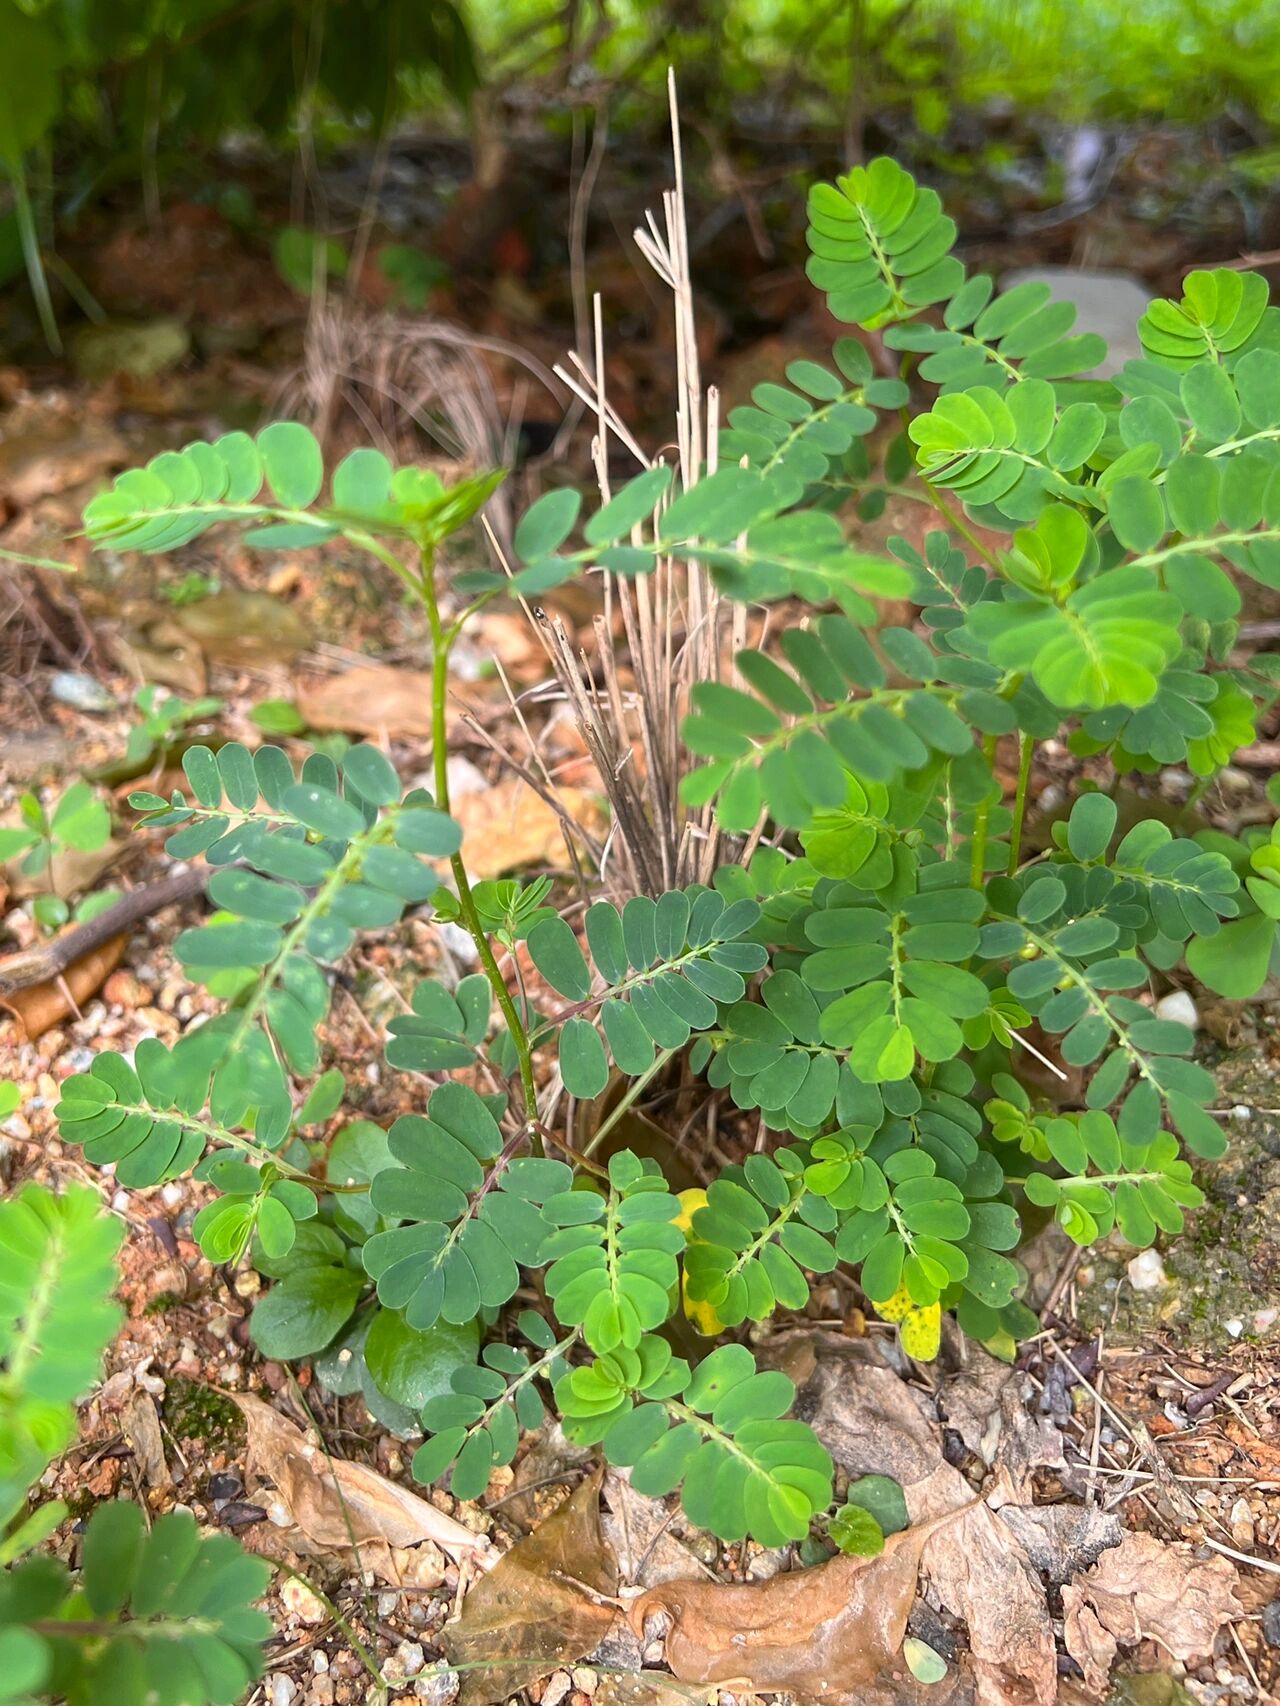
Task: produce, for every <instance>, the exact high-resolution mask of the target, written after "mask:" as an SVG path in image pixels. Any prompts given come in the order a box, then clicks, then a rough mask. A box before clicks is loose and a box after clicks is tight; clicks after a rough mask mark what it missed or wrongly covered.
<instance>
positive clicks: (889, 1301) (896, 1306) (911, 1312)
mask: <svg viewBox="0 0 1280 1706" xmlns="http://www.w3.org/2000/svg"><path fill="white" fill-rule="evenodd" d="M872 1301H873V1302H874V1301H875V1300H874V1299H873V1300H872ZM875 1310H876V1314H877V1315H879V1316H880V1318H881V1320H883V1321H900V1322H901V1323H902V1326H901V1330H900V1337H901V1339H902V1348H903V1350H904V1351H905V1352H906V1353H907V1355H908V1356H909V1357H914V1358H915V1360H916V1361H917V1362H932V1361H933V1359H934V1357H936V1356H937V1354H938V1347H939V1345H940V1344H941V1343H942V1305H941V1304H939V1303H924V1304H920V1303H917V1302H916V1301H915V1299H914V1298H913V1297H912V1295H911V1293H910V1292H909V1291H908V1290H907V1287H906V1286H905V1285H900V1286H899V1287H898V1289H897V1291H895V1292H894V1294H893V1296H892V1297H887V1298H886V1299H885V1300H884V1302H883V1303H876V1305H875Z"/></svg>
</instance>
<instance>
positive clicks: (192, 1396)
mask: <svg viewBox="0 0 1280 1706" xmlns="http://www.w3.org/2000/svg"><path fill="white" fill-rule="evenodd" d="M164 1419H165V1421H166V1422H167V1423H168V1426H169V1431H170V1432H171V1433H172V1434H173V1436H174V1438H175V1439H180V1440H181V1439H189V1440H201V1441H203V1442H204V1444H205V1445H208V1446H222V1447H224V1448H227V1447H235V1446H239V1445H241V1444H243V1442H244V1439H245V1432H246V1430H245V1423H244V1417H243V1416H242V1415H241V1413H240V1408H239V1406H238V1405H237V1404H236V1403H235V1401H234V1400H233V1399H231V1398H228V1397H227V1396H226V1395H225V1394H224V1393H222V1392H215V1391H214V1390H213V1388H212V1387H211V1386H205V1385H202V1384H201V1383H200V1382H199V1381H195V1380H183V1379H181V1378H180V1377H178V1376H174V1377H173V1378H172V1379H170V1381H169V1383H168V1391H167V1394H166V1397H165V1403H164Z"/></svg>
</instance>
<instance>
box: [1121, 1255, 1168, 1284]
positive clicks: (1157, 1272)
mask: <svg viewBox="0 0 1280 1706" xmlns="http://www.w3.org/2000/svg"><path fill="white" fill-rule="evenodd" d="M1127 1272H1128V1275H1129V1284H1130V1285H1131V1286H1132V1287H1133V1289H1134V1290H1135V1291H1158V1290H1159V1289H1160V1287H1161V1286H1162V1285H1168V1283H1169V1276H1168V1275H1167V1274H1166V1273H1165V1271H1164V1263H1163V1262H1162V1261H1161V1260H1160V1252H1159V1250H1143V1251H1142V1252H1141V1253H1140V1254H1139V1255H1137V1256H1135V1257H1134V1258H1133V1260H1132V1261H1131V1262H1130V1263H1129V1266H1128V1269H1127Z"/></svg>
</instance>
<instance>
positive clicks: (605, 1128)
mask: <svg viewBox="0 0 1280 1706" xmlns="http://www.w3.org/2000/svg"><path fill="white" fill-rule="evenodd" d="M675 1052H676V1051H675V1049H673V1048H664V1049H663V1050H662V1051H661V1053H660V1054H659V1055H658V1056H657V1058H656V1059H655V1060H654V1063H653V1065H652V1066H651V1067H650V1068H649V1070H648V1071H647V1072H642V1073H641V1074H640V1076H639V1078H635V1079H633V1080H632V1082H631V1083H630V1084H629V1085H628V1086H627V1093H626V1095H625V1096H623V1097H622V1099H621V1101H619V1103H618V1105H617V1107H616V1108H614V1110H613V1112H612V1113H611V1114H610V1115H609V1117H608V1119H607V1120H605V1121H604V1123H603V1124H602V1125H601V1127H600V1129H599V1131H597V1132H596V1134H595V1136H594V1137H593V1138H592V1139H591V1142H590V1143H588V1144H587V1145H586V1146H585V1148H584V1149H583V1151H582V1153H583V1154H584V1155H594V1153H595V1152H596V1150H597V1149H599V1147H600V1145H601V1144H602V1143H603V1142H604V1140H605V1138H606V1137H608V1135H609V1133H610V1132H611V1131H612V1130H613V1128H614V1126H616V1125H617V1123H618V1121H619V1120H620V1119H621V1118H622V1116H623V1114H625V1113H626V1111H627V1109H628V1108H630V1107H631V1105H632V1104H633V1103H634V1102H635V1101H636V1099H637V1097H639V1096H640V1095H641V1094H642V1092H643V1091H644V1089H645V1088H646V1086H647V1085H648V1084H649V1083H650V1082H651V1080H652V1079H653V1078H654V1077H656V1075H657V1074H658V1073H659V1072H661V1071H662V1068H663V1067H664V1066H665V1065H666V1064H667V1062H668V1061H669V1060H670V1059H671V1057H672V1055H673V1054H675Z"/></svg>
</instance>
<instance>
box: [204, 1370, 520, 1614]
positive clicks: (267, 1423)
mask: <svg viewBox="0 0 1280 1706" xmlns="http://www.w3.org/2000/svg"><path fill="white" fill-rule="evenodd" d="M227 1396H228V1397H230V1398H233V1399H234V1400H235V1402H236V1403H237V1404H238V1405H239V1407H240V1409H241V1411H242V1412H243V1414H244V1418H245V1421H246V1422H247V1423H248V1427H249V1461H250V1463H251V1464H252V1466H253V1468H254V1469H255V1471H256V1472H257V1473H258V1474H259V1475H262V1476H265V1477H266V1478H267V1479H269V1480H271V1481H274V1482H275V1486H276V1491H277V1492H278V1493H279V1495H280V1498H281V1500H282V1501H283V1503H284V1505H285V1508H286V1510H287V1511H288V1513H289V1515H290V1516H291V1517H292V1518H293V1520H294V1522H295V1523H296V1525H297V1529H298V1534H297V1536H296V1537H295V1539H294V1544H295V1549H296V1550H297V1551H300V1552H312V1553H317V1552H319V1553H328V1554H334V1553H338V1554H342V1555H350V1554H351V1552H352V1551H353V1549H354V1550H356V1551H358V1553H359V1567H360V1568H362V1569H372V1570H375V1571H376V1572H377V1573H378V1574H379V1575H380V1576H381V1577H382V1578H383V1580H384V1581H388V1582H394V1583H401V1582H403V1581H404V1580H405V1579H406V1565H407V1566H408V1576H409V1578H410V1579H412V1580H414V1581H415V1582H416V1583H417V1585H418V1586H420V1587H425V1586H432V1585H435V1584H434V1583H432V1582H430V1581H428V1580H424V1579H423V1571H422V1570H421V1569H417V1568H414V1564H415V1560H414V1558H413V1556H412V1553H413V1551H414V1550H415V1549H416V1550H423V1549H424V1547H425V1546H426V1543H430V1546H431V1547H437V1546H438V1547H441V1548H443V1550H444V1551H446V1552H448V1553H450V1554H451V1555H452V1556H453V1557H454V1558H457V1559H461V1558H464V1557H465V1558H471V1559H473V1560H475V1561H476V1562H477V1563H479V1564H480V1566H481V1568H484V1567H485V1563H486V1559H485V1553H486V1552H487V1549H488V1546H489V1542H488V1539H487V1537H486V1536H485V1535H482V1534H473V1533H472V1532H471V1530H470V1529H469V1528H464V1527H463V1526H462V1524H461V1523H460V1522H455V1521H454V1519H453V1518H452V1517H451V1516H446V1515H445V1513H444V1512H443V1511H440V1510H437V1509H436V1507H435V1506H434V1505H433V1504H429V1503H428V1502H427V1500H426V1499H420V1498H419V1497H418V1495H417V1494H416V1493H411V1492H410V1491H409V1490H408V1489H407V1488H406V1487H401V1486H398V1485H397V1484H396V1483H395V1482H394V1481H389V1480H387V1478H386V1476H385V1475H379V1474H378V1472H377V1470H375V1469H370V1468H369V1467H368V1466H367V1465H366V1464H363V1463H350V1462H347V1461H346V1460H345V1459H342V1458H333V1457H327V1456H326V1455H325V1453H324V1450H323V1449H322V1447H320V1446H319V1445H315V1444H313V1443H312V1442H311V1441H310V1440H309V1439H308V1438H307V1436H306V1434H304V1433H303V1431H302V1429H301V1428H299V1427H297V1426H295V1424H294V1423H293V1422H291V1421H290V1420H289V1419H288V1417H287V1416H282V1415H281V1414H280V1412H279V1411H278V1410H273V1409H272V1408H271V1406H270V1405H269V1404H264V1403H263V1401H262V1400H261V1398H254V1397H252V1396H251V1395H249V1394H247V1393H242V1392H231V1393H228V1394H227ZM406 1553H409V1554H410V1556H409V1557H408V1558H407V1559H406V1557H405V1554H406ZM417 1562H418V1563H426V1564H428V1565H430V1562H431V1553H430V1550H429V1549H428V1550H427V1554H426V1557H425V1558H424V1559H420V1560H417ZM426 1574H427V1575H431V1574H434V1575H435V1578H436V1582H437V1583H438V1582H439V1580H440V1579H441V1578H442V1576H443V1570H442V1569H434V1568H430V1567H429V1568H428V1569H427V1571H426Z"/></svg>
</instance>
